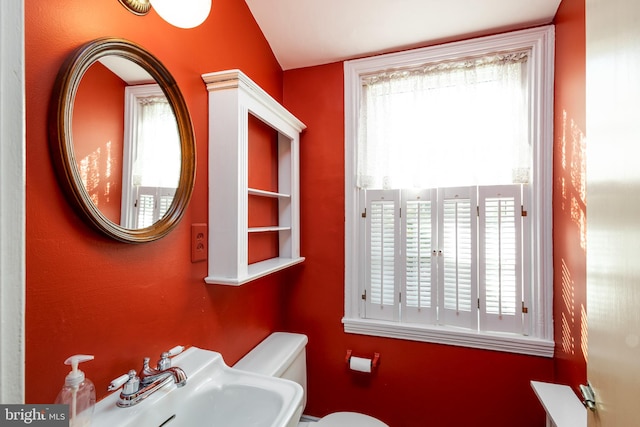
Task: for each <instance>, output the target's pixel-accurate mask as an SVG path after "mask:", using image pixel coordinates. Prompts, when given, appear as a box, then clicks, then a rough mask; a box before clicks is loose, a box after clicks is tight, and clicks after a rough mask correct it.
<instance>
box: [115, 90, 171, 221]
mask: <svg viewBox="0 0 640 427" xmlns="http://www.w3.org/2000/svg"><path fill="white" fill-rule="evenodd" d="M124 96H125V105H124V144H123V150H122V151H123V154H122V206H121V208H120V209H121V211H120V218H121V219H120V223H121V225H122V226H123V227H126V228H134V229H135V228H141V227H140V226H139V225H138V215H139V210H138V204H139V199H138V194H139V193H140V189H137V186H136V185H134V183H133V157H134V155H133V151H134V149H135V146H136V142H135V141H136V140H137V135H138V121H139V117H140V107H139V105H140V104H139V101H138V99H140V98H147V97H151V96H158V97H164V96H165V93H164V92H163V91H162V88H161V87H160V85H159V84H157V83H150V84H144V85H136V86H127V87H126V88H125V91H124ZM152 191H153V190H151V189H150V187H146V188H145V189H144V190H143V192H144V194H146V195H149V194H151V192H152ZM170 192H171V189H167V188H161V187H158V188H157V191H156V193H157V197H160V196H161V195H162V196H163V197H167V196H168V193H170ZM175 192H176V189H175V188H174V189H173V194H175ZM171 197H173V196H171ZM172 200H173V199H172ZM158 208H159V206H158V201H157V200H156V210H158ZM163 215H164V213H163ZM161 218H162V215H159V211H158V212H156V214H155V215H154V222H156V221H158V220H160V219H161Z"/></svg>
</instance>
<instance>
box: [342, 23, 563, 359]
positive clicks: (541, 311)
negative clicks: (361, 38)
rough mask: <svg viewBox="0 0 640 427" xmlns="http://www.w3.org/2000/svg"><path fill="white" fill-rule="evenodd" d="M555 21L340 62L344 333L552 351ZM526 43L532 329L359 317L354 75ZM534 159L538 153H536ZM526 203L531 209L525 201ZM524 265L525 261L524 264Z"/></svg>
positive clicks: (550, 354) (550, 353)
mask: <svg viewBox="0 0 640 427" xmlns="http://www.w3.org/2000/svg"><path fill="white" fill-rule="evenodd" d="M554 43H555V37H554V26H553V25H548V26H543V27H538V28H532V29H526V30H520V31H514V32H510V33H505V34H498V35H494V36H487V37H481V38H477V39H472V40H464V41H458V42H453V43H447V44H443V45H437V46H431V47H426V48H421V49H415V50H409V51H403V52H397V53H391V54H386V55H379V56H374V57H369V58H363V59H357V60H353V61H345V63H344V96H345V98H344V102H345V104H344V114H345V117H344V118H345V281H344V285H345V311H344V318H343V319H342V322H343V324H344V330H345V332H347V333H356V334H364V335H374V336H382V337H391V338H402V339H407V340H413V341H424V342H432V343H440V344H448V345H457V346H463V347H472V348H483V349H488V350H498V351H505V352H511V353H514V352H515V353H521V354H529V355H535V356H544V357H553V354H554V347H555V344H554V341H553V235H552V218H553V216H552V193H553V170H552V167H553V162H552V159H553V90H554V87H553V83H554V78H553V74H554ZM526 48H529V49H531V59H530V62H531V67H532V71H533V73H532V80H531V83H532V84H531V88H532V90H531V94H530V95H531V105H532V108H531V114H532V117H531V123H532V127H531V128H532V135H531V140H532V144H533V150H534V155H533V157H534V163H533V168H532V178H533V180H534V182H536V185H535V187H536V188H535V189H533V190H532V193H531V197H530V199H531V200H532V201H534V202H535V203H534V205H535V206H536V209H535V212H533V211H532V217H533V223H532V228H533V234H532V239H531V242H530V243H531V245H530V249H531V251H532V253H533V264H532V266H531V268H532V283H534V284H535V283H538V284H539V285H538V286H535V285H532V295H531V301H530V307H529V312H530V313H531V316H530V317H531V320H530V321H531V325H530V330H531V335H530V336H519V335H513V334H498V333H487V332H480V331H469V330H464V329H463V330H461V329H458V328H454V327H446V326H430V325H421V324H407V323H395V322H385V321H379V320H371V319H363V318H361V317H360V312H361V307H362V304H363V302H362V299H361V285H360V277H359V274H360V271H361V268H360V267H361V266H360V265H359V261H358V257H357V252H358V250H359V249H361V243H360V241H359V240H358V233H359V227H358V223H357V215H358V212H357V207H358V197H359V196H358V191H357V189H356V185H355V184H356V181H355V171H356V152H355V151H356V150H355V142H356V140H357V138H356V136H357V133H356V132H357V128H358V125H357V118H358V105H359V102H360V76H361V75H363V74H368V73H373V72H376V71H379V70H381V69H388V68H394V67H398V68H401V67H407V66H412V65H414V66H415V65H417V64H419V63H424V62H426V61H442V60H447V59H453V58H460V57H461V56H472V55H482V54H486V53H488V52H492V51H493V52H495V51H496V50H507V49H526ZM538 159H541V160H538ZM524 203H525V209H527V210H529V211H531V206H526V204H527V201H525V202H524ZM525 268H527V267H525Z"/></svg>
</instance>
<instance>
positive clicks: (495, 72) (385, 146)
mask: <svg viewBox="0 0 640 427" xmlns="http://www.w3.org/2000/svg"><path fill="white" fill-rule="evenodd" d="M553 43H554V41H553V27H551V26H547V27H543V28H538V29H531V30H524V31H517V32H513V33H508V34H504V35H497V36H491V37H485V38H481V39H475V40H470V41H463V42H457V43H451V44H447V45H441V46H435V47H429V48H424V49H418V50H413V51H407V52H400V53H396V54H390V55H382V56H377V57H372V58H365V59H360V60H355V61H348V62H345V138H346V140H345V186H346V187H345V190H346V191H345V195H346V196H345V206H346V227H345V234H346V236H345V250H346V274H345V317H344V319H343V323H344V325H345V331H346V332H350V333H361V334H369V335H378V336H389V337H395V338H405V339H412V340H419V341H428V342H438V343H445V344H452V345H462V346H469V347H477V348H488V349H494V350H502V351H509V352H518V353H525V354H534V355H542V356H552V355H553V347H554V344H553V333H552V319H551V311H552V306H551V304H552V280H553V272H552V258H551V253H552V241H551V226H550V224H551V188H552V172H551V164H552V161H551V160H552V129H551V124H552V119H553V111H552V108H553V96H552V95H553Z"/></svg>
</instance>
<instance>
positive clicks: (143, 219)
mask: <svg viewBox="0 0 640 427" xmlns="http://www.w3.org/2000/svg"><path fill="white" fill-rule="evenodd" d="M154 207H155V197H154V196H153V195H152V194H139V195H138V207H137V208H138V223H137V224H136V228H145V227H149V226H150V225H151V224H153V211H154Z"/></svg>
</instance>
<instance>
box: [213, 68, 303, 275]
mask: <svg viewBox="0 0 640 427" xmlns="http://www.w3.org/2000/svg"><path fill="white" fill-rule="evenodd" d="M202 79H203V80H204V82H205V84H206V86H207V90H208V91H209V260H208V262H209V272H208V276H207V277H206V278H205V282H206V283H210V284H222V285H233V286H239V285H242V284H245V283H247V282H250V281H252V280H255V279H257V278H259V277H263V276H266V275H268V274H271V273H273V272H276V271H279V270H282V269H284V268H287V267H290V266H292V265H295V264H298V263H301V262H302V261H304V258H303V257H301V256H300V180H299V176H300V173H299V172H300V164H299V157H300V156H299V147H300V133H301V132H302V131H303V130H304V129H305V128H306V126H305V125H304V123H302V122H301V121H300V120H298V119H297V118H296V117H295V116H294V115H293V114H291V113H290V112H289V111H287V110H286V109H285V108H284V107H283V106H282V105H280V104H279V103H278V102H277V101H276V100H274V99H273V98H272V97H271V96H269V94H267V93H266V92H265V91H264V90H263V89H262V88H260V86H258V85H257V84H256V83H254V82H253V81H252V80H251V79H250V78H249V77H247V76H246V75H245V74H244V73H242V72H241V71H240V70H227V71H220V72H215V73H208V74H203V75H202ZM249 115H252V116H254V117H256V118H258V119H259V120H261V121H262V122H264V123H265V124H267V125H268V126H270V127H271V128H272V129H274V130H276V131H277V133H278V190H277V192H273V191H268V190H265V189H259V188H249V185H248V181H249V174H248V154H249V132H248V123H249ZM249 195H252V196H258V197H267V198H275V199H277V200H278V224H277V225H276V226H267V227H252V228H249V226H248V207H249V202H248V199H249ZM265 232H277V233H278V242H279V248H278V256H277V257H275V258H271V259H267V260H265V261H261V262H256V263H253V264H249V263H248V258H249V257H248V250H249V248H248V236H249V233H265Z"/></svg>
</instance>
